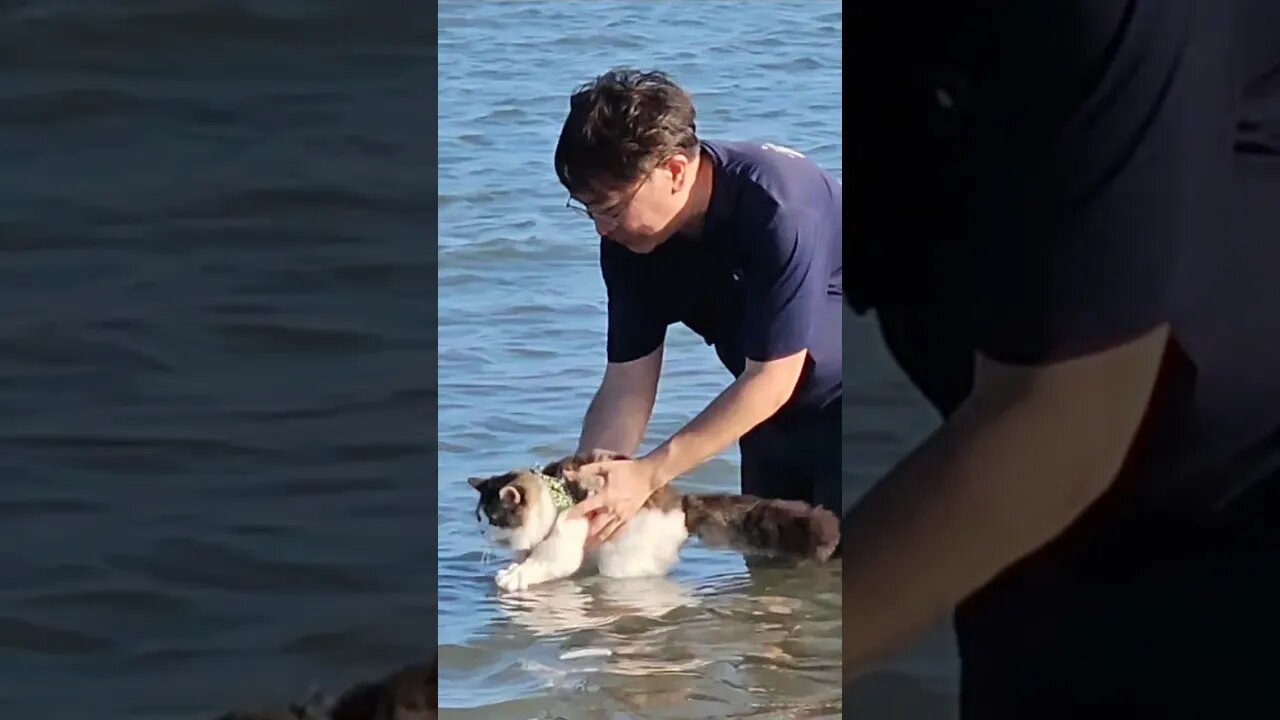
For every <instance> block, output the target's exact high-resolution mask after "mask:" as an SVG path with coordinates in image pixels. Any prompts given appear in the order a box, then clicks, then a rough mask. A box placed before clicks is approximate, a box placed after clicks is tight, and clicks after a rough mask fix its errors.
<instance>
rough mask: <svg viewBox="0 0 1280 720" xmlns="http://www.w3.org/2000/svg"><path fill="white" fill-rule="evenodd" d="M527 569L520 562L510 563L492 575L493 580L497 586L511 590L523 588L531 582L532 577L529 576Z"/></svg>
mask: <svg viewBox="0 0 1280 720" xmlns="http://www.w3.org/2000/svg"><path fill="white" fill-rule="evenodd" d="M530 575H531V573H530V572H529V569H528V568H527V567H526V566H525V565H523V564H521V563H512V564H511V565H508V566H506V567H504V568H502V569H501V570H499V571H498V574H497V575H496V576H494V580H495V581H496V582H497V583H498V587H500V588H502V589H503V590H506V591H507V592H513V591H516V590H524V589H525V588H527V587H529V586H530V585H532V584H533V582H532V580H533V578H531V577H530Z"/></svg>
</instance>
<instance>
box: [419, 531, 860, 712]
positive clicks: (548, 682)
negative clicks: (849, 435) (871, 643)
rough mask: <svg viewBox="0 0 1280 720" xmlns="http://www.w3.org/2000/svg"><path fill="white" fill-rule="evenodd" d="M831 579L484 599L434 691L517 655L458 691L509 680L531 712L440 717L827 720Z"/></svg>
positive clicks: (801, 576) (815, 575) (591, 580)
mask: <svg viewBox="0 0 1280 720" xmlns="http://www.w3.org/2000/svg"><path fill="white" fill-rule="evenodd" d="M703 552H706V551H705V550H703ZM839 580H840V572H839V568H838V567H836V566H832V567H802V568H794V567H786V566H780V565H779V564H774V565H773V566H772V567H762V568H754V567H752V568H748V567H746V566H741V565H740V568H739V571H738V572H731V573H726V574H722V575H718V576H713V577H703V578H701V579H700V581H698V582H690V580H689V579H688V578H687V577H684V578H681V577H678V576H673V577H663V578H629V579H614V578H604V577H600V576H596V575H591V576H587V577H581V578H573V579H568V580H562V581H558V582H553V583H548V584H546V585H542V586H537V587H533V588H530V589H528V590H525V591H522V592H518V593H499V592H494V593H493V595H494V604H495V606H496V608H497V613H496V614H495V615H494V616H493V618H492V620H491V621H490V622H489V623H488V625H487V627H486V628H485V629H484V632H483V633H481V634H480V635H479V637H477V638H475V639H474V640H473V641H472V642H471V643H470V644H469V646H468V647H467V648H465V649H464V648H459V647H445V648H442V663H443V665H444V666H445V667H446V668H447V669H446V670H445V672H446V676H445V677H444V678H443V682H444V683H445V684H448V683H449V682H450V680H451V678H449V677H448V673H451V672H457V670H456V668H459V667H462V666H467V665H469V664H470V663H469V662H468V659H474V658H478V657H486V656H487V657H497V656H503V655H506V654H508V653H510V652H511V651H512V650H513V649H517V648H519V649H525V651H523V652H520V653H519V659H513V661H512V664H511V665H507V664H505V663H492V664H490V665H488V666H487V667H485V668H484V669H480V668H476V667H472V668H471V671H470V672H475V671H476V670H480V671H481V672H488V673H490V675H489V676H488V677H485V678H477V677H475V676H474V675H470V677H469V684H472V685H473V686H475V685H479V686H486V685H493V686H496V685H500V684H501V683H503V682H504V680H505V679H512V678H515V677H518V678H519V682H520V683H522V684H524V686H525V687H526V688H527V690H528V691H529V692H528V694H529V695H535V696H538V699H537V700H536V701H523V702H506V703H499V704H498V705H496V706H493V705H489V706H487V707H485V705H487V703H484V704H481V705H480V706H479V707H477V709H476V710H475V711H474V713H469V712H468V711H449V712H448V713H447V717H458V718H462V717H475V718H479V717H486V718H493V719H494V720H500V719H501V718H512V719H515V718H527V717H550V718H555V717H565V718H611V719H613V718H655V717H661V718H712V717H716V718H723V717H732V718H784V717H785V718H824V717H825V718H835V717H839V716H840V699H839V692H838V691H836V690H834V689H833V683H832V680H833V678H838V677H839V668H840V665H839V642H840V634H839V633H840V621H839V611H840V595H839ZM448 668H455V669H454V670H449V669H448ZM584 695H589V696H591V700H590V703H589V705H584V703H583V697H584ZM455 700H456V698H455ZM535 709H536V711H537V712H538V713H540V714H538V715H530V714H529V713H530V711H533V710H535Z"/></svg>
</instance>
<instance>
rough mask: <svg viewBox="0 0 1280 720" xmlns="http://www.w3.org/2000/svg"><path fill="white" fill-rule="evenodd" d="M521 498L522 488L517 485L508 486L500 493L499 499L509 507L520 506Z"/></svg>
mask: <svg viewBox="0 0 1280 720" xmlns="http://www.w3.org/2000/svg"><path fill="white" fill-rule="evenodd" d="M521 497H522V496H521V494H520V488H518V487H516V486H515V485H507V486H505V487H503V488H502V489H501V490H499V491H498V499H499V500H501V501H502V502H504V503H506V504H507V505H519V504H520V499H521Z"/></svg>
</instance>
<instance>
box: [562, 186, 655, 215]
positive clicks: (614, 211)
mask: <svg viewBox="0 0 1280 720" xmlns="http://www.w3.org/2000/svg"><path fill="white" fill-rule="evenodd" d="M648 182H649V179H648V178H647V177H646V178H645V181H644V182H642V183H640V184H639V185H637V186H636V189H635V190H632V191H631V194H630V195H628V196H627V197H626V198H625V199H624V200H622V201H620V202H616V203H614V204H613V205H612V206H611V207H609V208H607V212H594V211H592V210H591V208H589V207H587V206H586V205H583V204H582V203H581V202H579V201H578V200H576V199H574V197H573V196H572V195H570V196H569V199H568V200H566V201H565V203H564V206H565V207H567V208H570V209H572V210H577V211H578V212H580V213H582V214H583V215H586V216H587V217H589V218H591V219H592V220H602V219H603V220H608V221H610V222H616V221H617V220H618V218H620V217H622V214H623V213H624V212H626V211H627V208H629V207H631V203H632V202H633V201H634V200H635V199H636V195H638V194H640V189H641V188H643V187H644V186H645V185H647V184H648Z"/></svg>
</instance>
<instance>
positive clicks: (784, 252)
mask: <svg viewBox="0 0 1280 720" xmlns="http://www.w3.org/2000/svg"><path fill="white" fill-rule="evenodd" d="M762 194H763V193H762ZM751 207H752V210H751V211H749V212H748V217H747V218H746V219H745V221H744V222H743V223H742V227H743V228H744V231H745V232H747V233H749V234H750V236H749V237H745V238H743V239H742V241H743V247H745V248H748V267H747V268H746V273H745V277H744V278H743V282H744V283H745V287H744V295H745V302H744V305H743V307H744V315H745V317H744V321H745V322H744V327H745V330H744V336H743V350H744V352H745V355H746V357H747V359H748V360H754V361H756V362H767V361H769V360H776V359H778V358H781V357H786V356H788V355H793V354H795V353H797V352H799V351H801V350H805V349H808V347H809V343H810V333H811V332H812V330H813V323H814V319H815V318H817V317H818V314H819V311H820V308H821V303H822V302H823V298H824V297H825V295H826V291H827V273H825V272H823V270H824V266H823V260H822V257H823V256H822V253H821V252H820V247H819V246H820V243H819V237H818V235H817V233H816V232H815V231H814V229H815V227H816V224H815V223H814V222H813V221H812V220H811V219H810V218H809V216H808V215H806V214H805V213H802V212H799V211H796V210H793V209H791V208H788V207H785V206H779V205H778V204H777V203H776V202H775V201H774V200H773V199H772V198H762V199H760V200H759V201H758V202H757V203H755V204H753V205H752V206H751Z"/></svg>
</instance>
